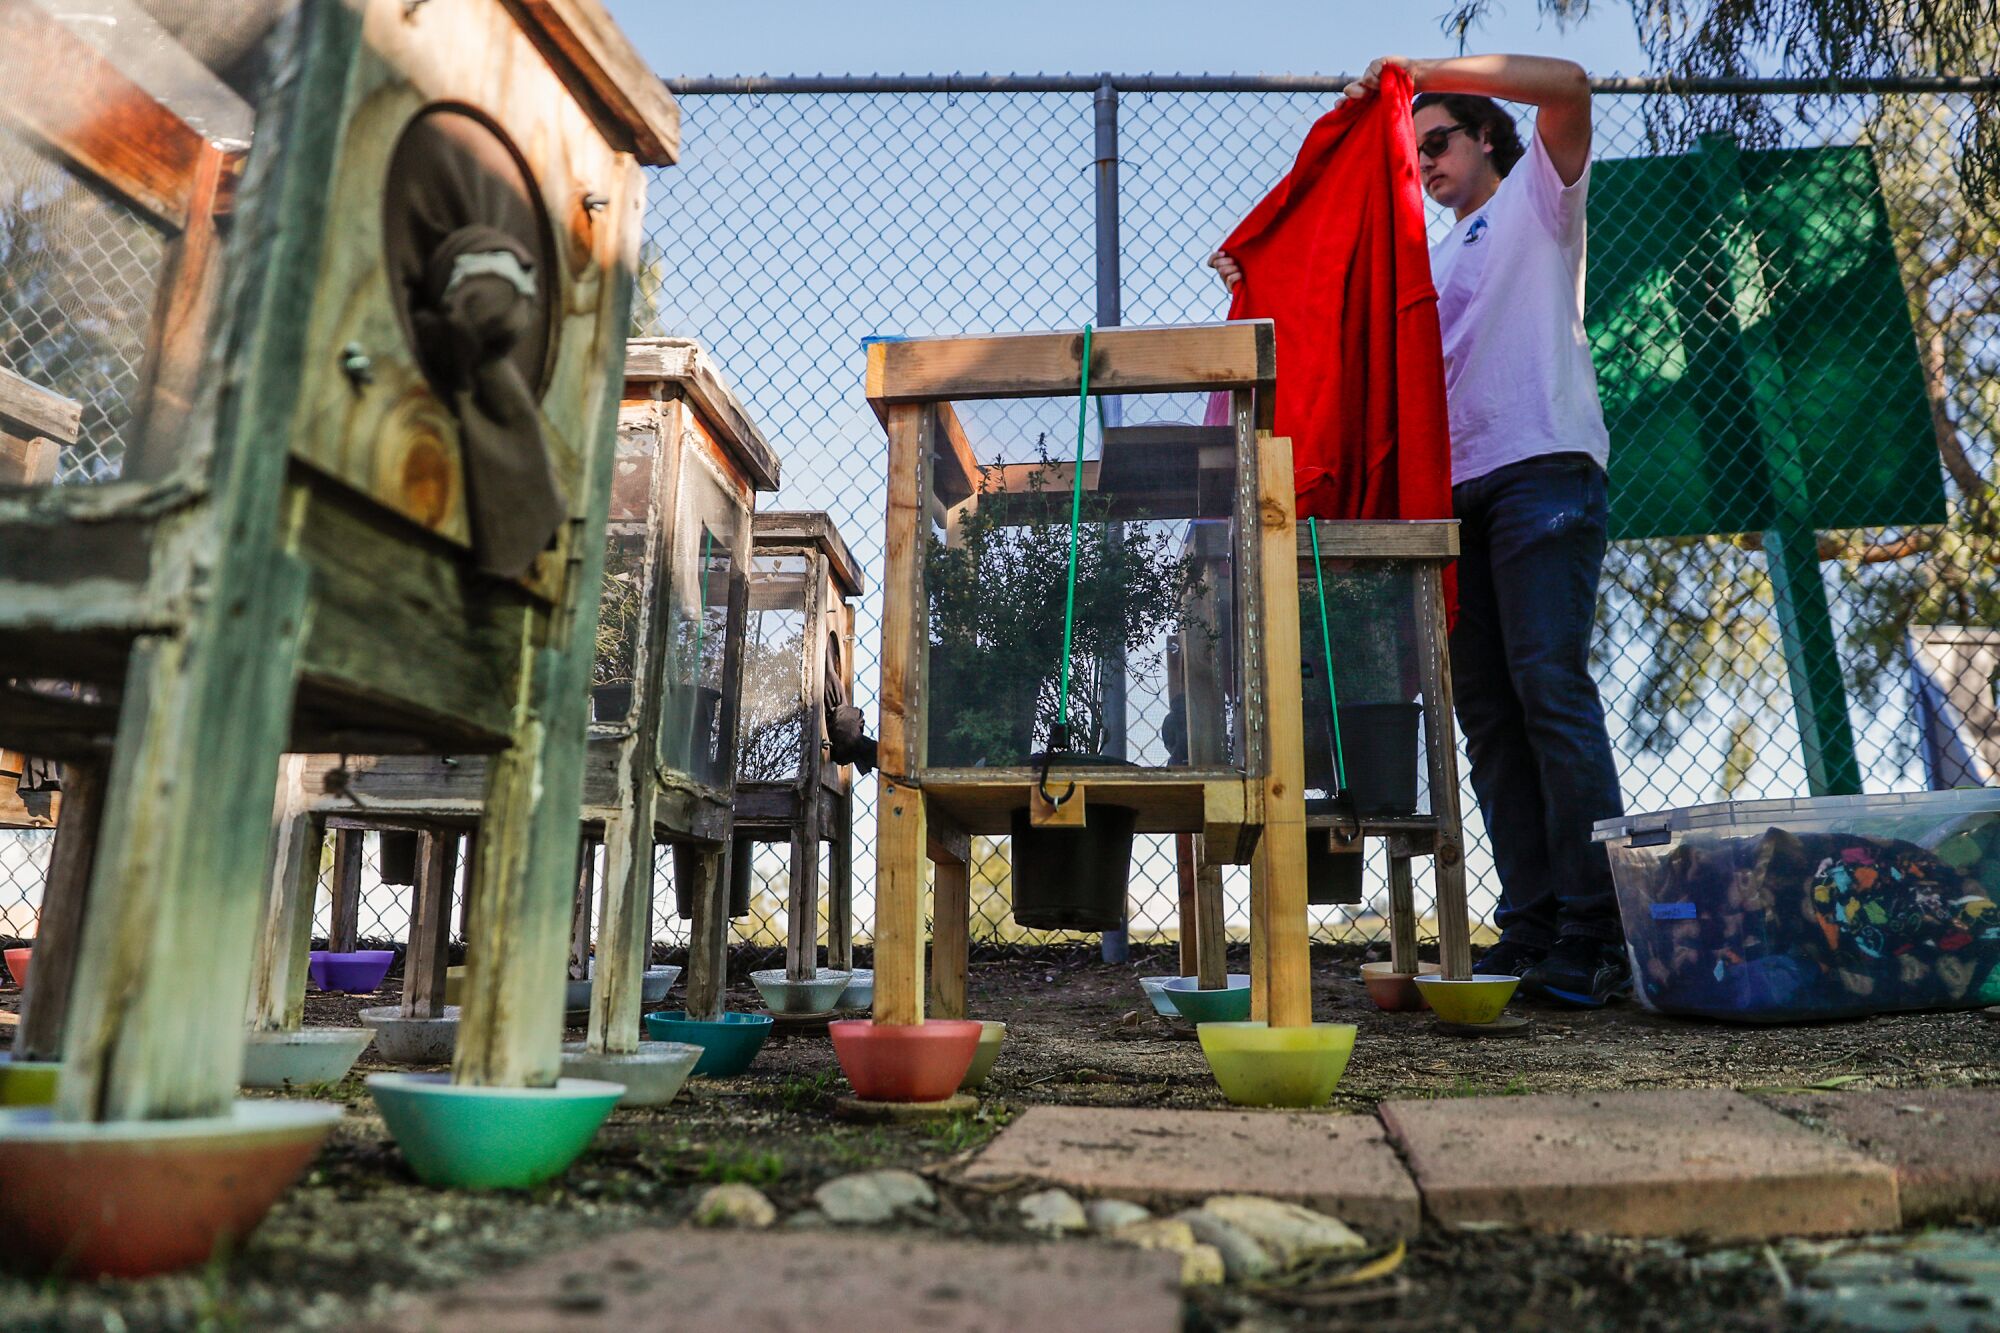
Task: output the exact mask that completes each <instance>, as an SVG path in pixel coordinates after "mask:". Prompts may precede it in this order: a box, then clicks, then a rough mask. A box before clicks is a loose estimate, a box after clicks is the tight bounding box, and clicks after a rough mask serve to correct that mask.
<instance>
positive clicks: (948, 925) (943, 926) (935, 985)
mask: <svg viewBox="0 0 2000 1333" xmlns="http://www.w3.org/2000/svg"><path fill="white" fill-rule="evenodd" d="M931 874H932V880H931V996H930V999H931V1010H932V1012H933V1013H934V1014H936V1016H937V1017H939V1018H964V1017H965V976H966V969H967V965H968V964H969V963H970V961H971V948H972V867H971V866H970V865H969V864H967V863H966V862H964V861H948V860H938V861H933V862H931Z"/></svg>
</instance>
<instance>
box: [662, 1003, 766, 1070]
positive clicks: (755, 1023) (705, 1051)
mask: <svg viewBox="0 0 2000 1333" xmlns="http://www.w3.org/2000/svg"><path fill="white" fill-rule="evenodd" d="M646 1035H647V1036H649V1037H651V1038H652V1039H653V1040H654V1041H684V1042H686V1043H687V1044H688V1045H690V1046H699V1047H701V1059H699V1060H697V1061H696V1062H695V1066H694V1073H693V1074H692V1075H690V1077H692V1078H734V1077H735V1076H736V1075H738V1074H740V1073H742V1072H743V1071H744V1070H746V1069H748V1068H749V1067H750V1062H751V1061H752V1060H755V1059H756V1058H757V1052H759V1051H761V1050H763V1049H764V1039H765V1038H766V1037H768V1036H770V1035H771V1016H770V1015H769V1014H724V1015H723V1016H722V1017H721V1018H720V1019H718V1020H717V1021H715V1022H713V1023H707V1022H697V1021H696V1020H694V1019H692V1018H689V1017H688V1016H687V1010H685V1009H665V1010H662V1011H661V1012H659V1013H657V1014H647V1015H646Z"/></svg>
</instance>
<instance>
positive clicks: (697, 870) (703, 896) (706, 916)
mask: <svg viewBox="0 0 2000 1333" xmlns="http://www.w3.org/2000/svg"><path fill="white" fill-rule="evenodd" d="M675 851H676V852H677V853H678V855H676V856H675V857H674V873H675V874H676V875H681V874H686V875H688V876H689V877H690V878H691V879H692V880H693V883H691V884H689V885H688V898H689V899H690V900H691V902H692V904H693V906H694V919H693V921H691V922H690V923H689V930H688V971H687V1015H688V1017H689V1018H691V1019H694V1020H695V1021H697V1022H711V1023H712V1022H714V1021H715V1020H717V1019H719V1018H721V1017H722V1007H723V996H724V993H725V992H726V991H727V990H728V988H729V860H730V856H731V851H730V847H729V844H728V843H723V844H722V845H720V846H717V847H688V848H676V849H675Z"/></svg>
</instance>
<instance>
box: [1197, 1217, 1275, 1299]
mask: <svg viewBox="0 0 2000 1333" xmlns="http://www.w3.org/2000/svg"><path fill="white" fill-rule="evenodd" d="M1174 1217H1175V1220H1176V1221H1180V1222H1185V1223H1187V1225H1188V1227H1189V1229H1190V1230H1192V1231H1193V1232H1194V1237H1195V1239H1196V1240H1198V1241H1200V1242H1201V1243H1202V1244H1204V1245H1210V1246H1213V1247H1214V1248H1215V1250H1216V1251H1217V1252H1218V1253H1219V1254H1221V1256H1222V1267H1223V1271H1224V1272H1225V1273H1227V1274H1228V1277H1229V1280H1230V1281H1231V1282H1244V1281H1248V1280H1250V1279H1253V1278H1260V1277H1262V1276H1264V1275H1265V1274H1266V1273H1268V1272H1270V1271H1271V1270H1272V1269H1274V1268H1276V1267H1277V1266H1278V1265H1277V1261H1276V1260H1274V1259H1272V1258H1271V1256H1270V1255H1269V1254H1267V1253H1265V1252H1264V1247H1263V1246H1261V1245H1259V1244H1258V1243H1257V1242H1256V1241H1254V1240H1252V1239H1251V1238H1250V1236H1249V1235H1248V1234H1246V1233H1245V1232H1242V1231H1238V1230H1237V1229H1236V1228H1235V1227H1233V1226H1231V1225H1230V1224H1229V1223H1227V1222H1225V1221H1223V1220H1222V1219H1221V1218H1220V1217H1217V1216H1216V1215H1215V1214H1214V1213H1205V1212H1203V1211H1202V1210H1201V1209H1199V1208H1189V1209H1187V1210H1186V1211H1184V1212H1181V1213H1176V1214H1175V1215H1174Z"/></svg>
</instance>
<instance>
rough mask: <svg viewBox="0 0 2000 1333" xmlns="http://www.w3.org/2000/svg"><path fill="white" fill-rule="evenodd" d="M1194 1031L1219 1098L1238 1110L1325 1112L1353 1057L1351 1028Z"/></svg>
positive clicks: (1209, 1027) (1240, 1026)
mask: <svg viewBox="0 0 2000 1333" xmlns="http://www.w3.org/2000/svg"><path fill="white" fill-rule="evenodd" d="M1197 1031H1198V1035H1199V1036H1200V1037H1201V1053H1202V1054H1203V1055H1205V1056H1207V1057H1208V1067H1209V1069H1210V1071H1212V1072H1213V1073H1214V1074H1215V1081H1216V1082H1217V1083H1219V1084H1221V1085H1222V1095H1223V1096H1225V1097H1227V1098H1229V1100H1230V1101H1231V1102H1233V1103H1235V1104H1236V1105H1237V1106H1291V1107H1313V1106H1324V1105H1326V1103H1327V1101H1328V1099H1329V1098H1331V1097H1332V1096H1333V1090H1334V1089H1335V1088H1336V1087H1338V1086H1340V1076H1341V1075H1342V1074H1345V1073H1346V1072H1347V1058H1348V1057H1349V1056H1350V1055H1352V1054H1353V1053H1354V1031H1355V1028H1354V1024H1352V1023H1314V1024H1313V1025H1312V1026H1311V1027H1302V1028H1274V1027H1272V1026H1271V1025H1270V1024H1268V1023H1203V1024H1202V1025H1201V1027H1200V1028H1199V1029H1198V1030H1197Z"/></svg>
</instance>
